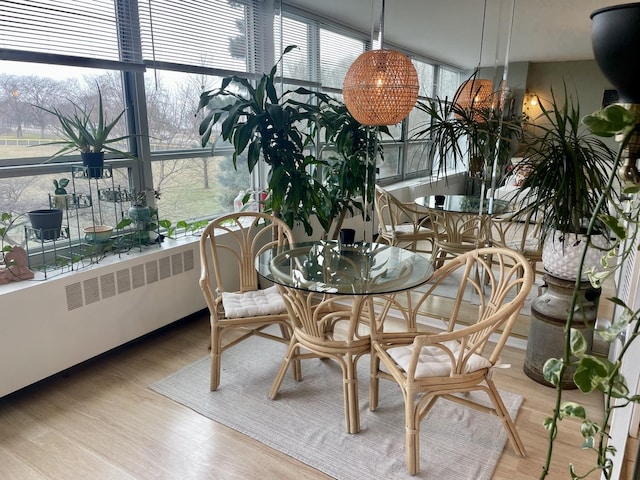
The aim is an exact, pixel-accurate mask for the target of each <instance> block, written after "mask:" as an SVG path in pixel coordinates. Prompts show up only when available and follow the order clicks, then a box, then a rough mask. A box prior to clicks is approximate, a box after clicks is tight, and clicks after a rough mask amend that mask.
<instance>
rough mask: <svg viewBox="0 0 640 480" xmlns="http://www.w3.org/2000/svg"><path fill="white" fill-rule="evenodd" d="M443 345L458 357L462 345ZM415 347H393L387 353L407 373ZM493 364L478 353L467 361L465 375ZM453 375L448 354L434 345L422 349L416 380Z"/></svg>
mask: <svg viewBox="0 0 640 480" xmlns="http://www.w3.org/2000/svg"><path fill="white" fill-rule="evenodd" d="M442 345H444V346H446V347H447V348H448V349H449V350H451V351H452V352H453V354H454V356H456V355H457V354H458V352H459V351H460V344H459V343H458V342H456V341H455V340H450V341H448V342H442ZM412 351H413V347H411V346H405V347H393V348H390V349H389V350H387V353H388V354H389V356H390V357H391V358H393V359H394V360H395V362H396V363H397V364H398V365H399V366H400V367H401V368H402V369H403V370H404V371H405V372H406V371H407V368H409V361H410V360H411V352H412ZM490 366H491V362H489V360H487V359H486V358H484V357H482V356H481V355H478V354H476V353H474V354H472V355H471V357H470V358H469V360H467V364H466V368H465V373H471V372H475V371H477V370H481V369H483V368H489V367H490ZM450 374H451V359H450V358H449V356H448V355H447V354H446V352H445V351H444V350H443V349H441V348H438V347H436V346H433V345H428V346H426V347H422V351H421V352H420V358H419V360H418V365H417V366H416V375H415V378H425V377H447V376H449V375H450Z"/></svg>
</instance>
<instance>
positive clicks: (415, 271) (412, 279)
mask: <svg viewBox="0 0 640 480" xmlns="http://www.w3.org/2000/svg"><path fill="white" fill-rule="evenodd" d="M256 270H257V271H258V273H259V274H260V275H261V276H263V277H264V278H266V279H268V280H270V281H272V282H275V283H278V284H280V285H284V286H286V287H293V288H298V289H301V290H307V291H311V292H320V293H331V294H344V295H369V294H383V293H393V292H398V291H403V290H408V289H410V288H413V287H415V286H418V285H420V284H422V283H424V282H426V281H427V280H429V278H431V275H433V267H432V266H431V262H430V261H429V259H428V258H425V257H423V256H421V255H419V254H417V253H414V252H411V251H409V250H405V249H403V248H399V247H392V246H390V245H384V244H379V243H368V242H358V243H355V244H353V245H340V244H339V243H338V242H335V241H317V242H305V243H298V244H296V245H293V246H291V247H286V249H284V250H283V249H281V248H280V249H271V250H267V251H265V252H264V253H262V254H261V255H260V256H259V257H258V258H256Z"/></svg>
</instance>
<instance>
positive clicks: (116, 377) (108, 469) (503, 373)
mask: <svg viewBox="0 0 640 480" xmlns="http://www.w3.org/2000/svg"><path fill="white" fill-rule="evenodd" d="M208 341H209V324H208V318H207V316H206V315H199V316H194V317H193V318H190V319H187V320H184V321H182V322H179V323H177V324H175V325H173V326H171V327H169V328H167V329H164V330H163V331H161V332H158V333H155V334H152V335H150V336H148V337H147V338H145V339H143V340H139V341H137V342H134V343H132V344H129V345H127V346H125V347H122V348H120V349H118V350H116V351H114V352H111V353H109V354H105V355H103V356H101V357H100V358H97V359H94V360H91V361H89V362H87V363H85V364H83V365H81V366H78V367H75V368H73V369H71V370H70V371H68V372H66V373H65V374H60V375H58V376H56V377H53V378H51V379H48V380H45V381H43V382H40V383H39V384H36V385H34V386H31V387H28V388H26V389H24V390H22V391H19V392H17V393H15V394H12V395H9V396H7V397H4V398H2V399H0V478H1V479H3V480H4V479H19V480H28V479H64V480H69V479H118V480H121V479H172V480H174V479H225V480H226V479H234V480H235V479H243V480H249V479H256V480H258V479H260V480H271V479H273V480H275V479H279V480H280V479H296V480H297V479H303V480H305V479H314V480H318V479H328V478H330V477H328V476H326V475H324V474H322V473H320V472H318V471H317V470H314V469H312V468H310V467H308V466H306V465H304V464H302V463H300V462H298V461H297V460H294V459H293V458H291V457H288V456H286V455H284V454H281V453H279V452H277V451H275V450H272V449H271V448H269V447H267V446H265V445H263V444H261V443H259V442H257V441H254V440H252V439H250V438H248V437H246V436H244V435H242V434H240V433H238V432H236V431H234V430H231V429H229V428H227V427H225V426H222V425H220V424H217V423H215V422H213V421H211V420H209V419H207V418H205V417H203V416H201V415H199V414H197V413H195V412H193V411H192V410H190V409H188V408H186V407H183V406H181V405H179V404H177V403H174V402H173V401H171V400H169V399H167V398H165V397H163V396H161V395H159V394H157V393H155V392H153V391H152V390H150V389H149V388H148V385H149V384H151V383H153V382H155V381H157V380H160V379H162V378H164V377H165V376H167V375H169V374H170V373H172V372H175V371H176V370H178V369H180V368H181V367H183V366H185V365H188V364H189V363H191V362H193V361H195V360H196V359H198V358H200V357H202V356H204V355H206V354H207V353H208V350H207V347H208ZM523 359H524V351H522V350H517V349H514V348H509V347H507V348H506V349H505V354H504V362H503V363H505V364H511V368H510V369H500V370H498V371H497V372H496V377H495V378H496V383H497V384H498V386H499V387H500V388H504V389H507V390H510V391H512V392H517V393H520V394H522V395H524V397H525V401H524V404H523V406H522V408H521V410H520V412H519V415H518V418H517V422H516V425H517V427H518V429H519V432H520V435H521V437H522V439H523V441H524V443H525V446H526V448H527V451H528V457H527V458H524V459H523V458H520V457H518V456H516V454H515V453H514V452H513V450H512V448H511V446H510V445H509V444H507V446H506V447H505V450H504V452H503V454H502V457H501V459H500V463H499V464H498V467H497V469H496V472H495V474H494V477H493V478H494V479H505V480H506V479H509V480H527V479H536V478H538V477H539V474H540V471H541V467H542V464H543V459H544V456H545V454H546V445H547V441H546V437H547V432H546V431H545V430H544V429H543V427H542V422H543V419H544V418H545V417H547V416H549V415H550V413H551V411H552V405H553V400H554V394H555V391H554V390H553V389H550V388H547V387H544V386H542V385H539V384H537V383H535V382H533V381H532V380H530V379H529V378H528V377H526V376H525V375H524V373H523V372H522V364H523ZM566 399H567V400H570V399H576V400H577V401H580V402H582V403H583V404H586V406H587V407H593V406H595V405H598V404H599V402H600V401H601V399H600V396H599V395H589V396H585V395H582V394H580V393H579V392H576V391H572V392H569V393H568V395H567V396H566ZM265 401H266V396H265ZM562 423H563V425H561V430H560V433H559V435H558V439H557V441H556V447H555V460H554V463H553V466H552V470H551V474H550V475H549V476H548V477H547V478H549V479H567V478H569V474H568V470H567V468H568V464H569V463H570V462H573V463H574V464H576V465H578V466H580V467H579V469H578V470H579V471H585V470H586V467H585V468H582V467H584V466H585V465H589V464H590V462H591V455H590V454H587V452H584V451H581V450H580V448H579V447H580V444H581V443H582V442H581V436H580V434H579V429H578V424H577V423H576V422H574V421H571V420H565V421H563V422H562ZM424 466H425V467H426V465H424ZM588 478H594V479H595V478H599V476H598V475H595V474H594V475H592V476H590V477H588ZM354 480H355V479H354ZM462 480H465V479H462Z"/></svg>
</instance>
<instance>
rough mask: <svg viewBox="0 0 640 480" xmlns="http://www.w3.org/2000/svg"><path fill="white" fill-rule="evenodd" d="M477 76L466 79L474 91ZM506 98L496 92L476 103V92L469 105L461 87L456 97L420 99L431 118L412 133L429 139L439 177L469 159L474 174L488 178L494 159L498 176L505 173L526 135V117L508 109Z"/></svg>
mask: <svg viewBox="0 0 640 480" xmlns="http://www.w3.org/2000/svg"><path fill="white" fill-rule="evenodd" d="M476 77H477V72H475V73H474V74H473V75H472V76H471V77H470V78H469V79H467V80H466V82H465V84H468V85H471V86H472V92H473V88H476V87H473V85H474V82H476V81H477V79H476ZM463 85H464V84H463ZM478 88H479V87H478ZM477 93H478V94H479V93H480V92H477ZM463 96H464V97H465V98H462V97H463ZM502 97H503V94H502V92H500V91H495V92H491V93H490V94H489V96H488V97H487V98H483V99H482V101H478V102H477V103H474V100H475V95H473V94H472V95H471V104H470V105H467V103H469V102H468V99H466V96H465V95H464V94H463V93H462V89H459V90H458V91H457V92H456V94H455V95H454V96H453V98H452V99H448V98H444V99H442V98H439V97H435V98H433V99H430V100H428V101H422V100H418V102H417V103H416V108H417V109H418V110H419V111H421V112H422V113H424V114H426V117H427V120H426V121H425V123H424V124H422V125H418V126H417V127H416V128H415V129H414V130H413V131H412V132H411V137H412V138H413V139H415V140H420V139H425V140H428V141H429V143H430V145H431V152H430V153H431V157H433V158H434V159H435V160H437V165H438V166H437V173H438V175H439V176H440V175H446V174H447V169H450V168H453V169H456V168H457V167H458V166H459V165H461V164H464V163H465V162H467V166H468V168H469V174H470V175H471V176H473V177H476V178H485V179H488V178H491V176H492V173H493V172H492V171H491V168H492V167H493V159H494V158H496V159H497V167H498V171H497V172H495V175H496V177H497V178H500V177H501V176H502V174H503V173H504V170H505V168H506V166H507V165H508V161H509V159H510V158H511V155H512V154H513V152H514V151H515V150H517V148H518V144H519V141H520V139H521V137H522V117H521V116H519V115H516V114H514V113H513V112H512V111H510V109H507V108H505V105H508V102H506V101H501V98H502Z"/></svg>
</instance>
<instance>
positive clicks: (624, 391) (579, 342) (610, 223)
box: [525, 89, 640, 479]
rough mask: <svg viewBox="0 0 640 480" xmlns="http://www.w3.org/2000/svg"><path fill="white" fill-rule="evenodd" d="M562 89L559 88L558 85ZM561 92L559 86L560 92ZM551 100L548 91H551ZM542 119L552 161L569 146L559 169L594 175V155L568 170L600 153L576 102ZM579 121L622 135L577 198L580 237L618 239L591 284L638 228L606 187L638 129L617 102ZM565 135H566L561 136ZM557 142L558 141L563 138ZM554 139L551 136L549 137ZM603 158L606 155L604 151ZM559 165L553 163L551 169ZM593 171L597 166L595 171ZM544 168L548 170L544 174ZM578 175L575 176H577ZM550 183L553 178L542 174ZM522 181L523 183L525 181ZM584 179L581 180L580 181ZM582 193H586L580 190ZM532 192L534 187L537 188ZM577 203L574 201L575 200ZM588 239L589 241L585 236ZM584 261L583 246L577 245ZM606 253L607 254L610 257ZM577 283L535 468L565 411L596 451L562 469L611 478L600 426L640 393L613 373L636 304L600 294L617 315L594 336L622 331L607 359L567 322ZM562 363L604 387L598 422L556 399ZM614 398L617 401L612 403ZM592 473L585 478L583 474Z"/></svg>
mask: <svg viewBox="0 0 640 480" xmlns="http://www.w3.org/2000/svg"><path fill="white" fill-rule="evenodd" d="M565 90H566V89H565ZM565 93H566V91H565ZM554 103H555V98H554ZM545 112H546V113H545V114H546V115H547V116H548V117H549V119H551V120H554V121H555V122H556V123H555V126H552V127H550V128H555V129H556V132H555V133H553V134H550V136H549V140H551V139H552V137H554V138H555V139H556V140H559V139H561V137H562V141H558V143H557V144H556V147H557V154H556V155H552V156H551V157H550V158H551V161H556V160H557V161H560V159H561V158H562V156H561V155H560V151H561V148H560V146H561V145H564V146H566V147H567V148H568V149H569V150H568V152H569V154H568V155H567V158H566V163H567V164H568V165H569V167H566V168H567V170H566V171H565V174H566V175H569V174H571V173H573V175H574V177H575V176H579V175H581V174H582V175H584V176H585V177H587V181H592V180H593V175H595V174H596V173H594V172H593V171H587V170H588V169H589V168H593V167H594V165H595V166H596V168H601V165H600V162H601V161H598V162H596V164H592V163H589V164H587V163H585V164H584V166H581V167H580V168H579V169H574V170H570V167H572V166H574V167H578V166H580V164H575V165H573V164H574V163H575V161H576V160H577V159H578V158H579V157H580V155H582V154H584V153H585V152H586V154H588V155H589V156H592V155H594V154H596V152H601V149H600V147H599V144H597V142H596V143H593V142H592V140H589V141H588V142H586V143H585V142H582V141H579V139H580V138H584V137H582V136H581V135H582V134H578V133H577V125H576V122H577V115H578V111H577V108H574V107H573V106H572V107H567V103H566V101H565V103H564V105H563V106H562V108H561V109H560V111H559V112H558V111H557V110H554V111H545ZM584 124H585V125H587V126H588V127H589V128H590V130H591V132H592V133H593V134H597V135H599V136H604V137H611V136H613V135H617V134H620V135H621V137H622V138H621V141H620V146H619V149H618V154H617V155H616V157H615V158H614V159H613V161H611V163H608V164H607V163H606V162H604V164H603V165H605V166H606V167H607V170H608V175H607V178H606V180H605V181H603V182H600V180H598V182H600V183H594V184H593V185H594V188H595V186H596V185H599V186H600V187H601V188H600V189H597V190H596V191H595V192H591V193H593V195H594V196H597V198H596V200H595V201H593V198H592V197H588V198H586V199H583V202H584V203H585V204H587V203H588V202H591V201H593V203H592V207H588V208H592V210H591V211H589V210H588V209H585V208H584V206H583V207H582V210H579V211H580V212H581V215H584V214H587V213H589V214H590V215H589V217H590V221H589V226H588V228H587V236H591V233H592V232H593V231H594V227H595V226H596V225H603V226H606V227H607V228H608V229H609V230H610V232H611V233H613V234H614V235H615V236H616V238H617V240H618V241H617V243H616V244H615V245H614V246H613V247H612V249H611V250H610V251H608V252H605V254H604V256H603V260H602V264H603V265H605V266H607V267H609V268H608V270H606V271H604V272H600V273H594V272H591V273H590V280H591V282H592V284H594V285H596V286H598V285H600V284H601V283H602V282H603V281H604V280H605V279H606V278H607V277H608V276H610V275H613V273H614V272H615V269H616V268H620V266H621V265H623V264H624V261H625V259H627V258H628V256H629V255H630V254H635V253H636V252H635V251H634V250H635V247H633V245H635V244H636V238H637V237H636V235H637V234H638V229H637V225H638V224H640V206H639V205H638V203H637V199H633V201H631V202H630V203H629V204H628V205H625V206H623V205H622V204H621V203H620V198H618V197H617V196H616V195H615V194H613V190H614V188H613V186H614V183H615V180H616V178H617V177H616V172H617V171H618V167H619V165H620V163H621V159H622V156H623V151H624V149H625V148H626V146H627V145H628V143H629V141H630V140H631V138H632V135H636V134H637V129H638V127H639V126H640V119H636V117H635V116H634V115H633V114H632V112H631V111H628V110H626V109H625V108H623V107H622V106H620V105H612V106H609V107H607V108H605V109H603V110H600V111H598V112H595V113H593V114H592V115H588V116H587V117H585V118H584ZM564 140H567V142H564ZM563 142H564V143H563ZM550 143H553V142H550ZM607 158H608V157H607ZM560 172H561V171H560V170H557V174H559V173H560ZM597 175H600V173H597ZM550 176H551V174H549V177H550ZM574 177H571V178H569V179H568V180H566V181H567V182H574V183H575V182H576V179H575V178H574ZM580 181H581V179H578V183H579V182H580ZM549 182H550V183H551V182H552V180H551V179H549ZM557 182H558V183H562V182H563V180H562V179H557ZM525 183H526V182H525ZM581 185H582V186H584V185H585V184H584V183H583V184H581ZM624 190H625V192H629V193H628V194H629V195H637V193H638V192H640V188H638V185H633V186H625V188H624ZM582 192H583V194H584V195H587V193H585V191H584V190H582ZM538 196H539V194H538ZM608 207H613V208H614V209H615V211H616V212H617V213H618V214H619V215H620V216H622V215H624V219H625V222H626V224H625V223H623V222H622V221H621V220H620V219H619V218H618V217H615V216H613V215H610V214H609V212H610V209H609V208H608ZM575 208H576V209H579V208H580V207H579V206H577V205H576V206H575ZM587 243H588V242H587ZM582 258H583V260H584V252H583V257H582ZM612 260H613V261H612ZM578 283H579V281H578V280H577V281H576V287H575V290H574V295H573V298H572V301H571V305H570V306H569V309H568V311H569V315H568V318H567V323H566V328H565V330H566V333H565V339H564V340H565V343H564V351H563V357H562V359H550V360H549V361H547V362H546V363H545V366H544V375H545V378H546V379H547V380H549V381H551V380H553V382H552V383H553V384H554V385H556V389H557V391H558V395H557V397H556V407H555V410H554V415H553V416H552V417H549V418H547V419H545V421H544V426H545V428H546V429H548V430H549V432H550V434H549V446H548V450H547V458H546V463H545V465H544V466H543V468H542V474H541V477H540V478H541V479H543V478H545V477H546V476H547V475H548V473H549V466H550V464H551V456H552V452H553V442H554V440H555V438H556V436H557V432H558V422H559V421H560V420H562V419H563V418H564V417H565V416H572V417H576V418H579V419H582V420H583V421H582V424H581V426H580V431H581V434H582V436H583V438H584V441H583V443H582V445H581V447H582V448H586V449H592V450H593V451H594V452H595V455H596V459H595V462H594V464H595V465H594V467H593V468H591V470H589V471H588V472H586V473H584V474H582V475H579V474H578V473H577V472H576V471H575V469H574V467H573V465H570V466H569V473H570V477H571V478H572V479H582V478H586V477H587V476H589V475H591V474H592V473H593V472H595V471H600V472H601V473H602V478H606V479H611V478H612V472H613V468H614V462H613V460H614V458H615V455H616V448H615V446H613V445H609V444H608V441H609V435H608V432H607V429H608V425H609V421H610V417H611V414H612V412H613V410H614V409H615V408H621V407H624V406H626V405H628V404H629V403H639V402H640V395H635V394H632V393H631V392H630V391H629V387H628V386H627V383H626V380H625V378H624V376H623V375H621V373H620V367H621V365H622V363H623V360H624V357H625V354H626V353H627V352H628V350H629V347H630V345H631V343H632V342H634V341H635V340H636V338H637V337H638V335H639V329H640V325H639V322H638V319H639V318H640V311H633V310H631V309H630V308H629V307H628V306H627V305H626V304H625V303H624V302H623V301H622V300H621V299H620V298H617V297H612V298H609V299H607V300H608V301H611V302H612V303H613V304H614V305H615V306H616V307H617V308H616V314H617V316H616V318H614V319H613V321H612V322H611V324H610V325H608V326H607V327H605V328H598V329H597V330H596V334H598V335H600V336H601V337H602V338H603V339H604V340H605V341H607V342H609V343H612V342H614V341H619V339H621V336H620V334H621V333H622V332H625V333H626V338H623V339H621V346H620V348H619V349H618V352H619V353H617V357H616V358H613V359H611V360H610V359H608V358H602V357H599V356H595V355H591V354H590V353H589V351H588V349H587V342H586V340H585V339H584V337H583V335H582V332H581V331H579V330H576V329H573V328H571V324H572V320H573V314H574V312H575V310H576V302H577V297H578V289H579V288H578V287H579V286H578ZM565 365H566V366H573V367H575V372H574V376H573V381H574V383H575V384H576V386H578V388H579V389H580V391H581V392H584V393H589V392H594V391H599V392H602V393H603V394H604V402H603V405H604V406H603V410H602V412H601V413H602V415H601V418H602V420H601V421H600V422H595V421H593V420H592V419H590V418H589V416H588V415H587V412H586V410H585V409H584V408H583V407H582V406H580V405H579V404H578V403H574V402H565V403H563V402H562V384H561V382H559V379H560V378H561V376H562V373H563V372H564V369H565ZM616 400H617V402H616ZM590 478H591V477H590Z"/></svg>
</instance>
